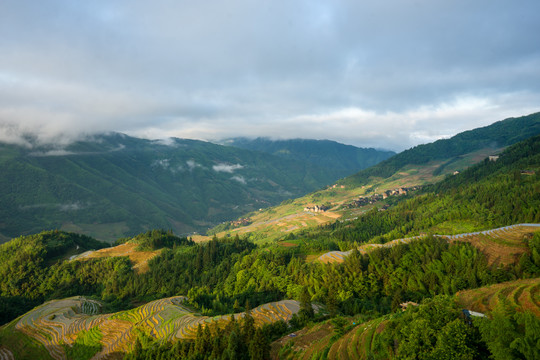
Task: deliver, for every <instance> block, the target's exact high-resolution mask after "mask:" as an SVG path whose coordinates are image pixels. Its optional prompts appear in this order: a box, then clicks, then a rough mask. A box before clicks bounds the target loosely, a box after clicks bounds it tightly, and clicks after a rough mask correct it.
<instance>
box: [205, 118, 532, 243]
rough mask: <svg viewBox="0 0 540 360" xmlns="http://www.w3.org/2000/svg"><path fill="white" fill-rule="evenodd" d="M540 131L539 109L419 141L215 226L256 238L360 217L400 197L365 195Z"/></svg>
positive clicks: (447, 169)
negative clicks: (353, 171)
mask: <svg viewBox="0 0 540 360" xmlns="http://www.w3.org/2000/svg"><path fill="white" fill-rule="evenodd" d="M539 133H540V114H538V113H537V114H532V115H528V116H524V117H520V118H510V119H506V120H503V121H499V122H497V123H494V124H493V125H490V126H487V127H484V128H479V129H475V130H471V131H467V132H464V133H461V134H458V135H456V136H454V137H452V138H450V139H445V140H439V141H436V142H434V143H431V144H427V145H420V146H417V147H414V148H412V149H409V150H407V151H404V152H402V153H400V154H397V155H395V156H393V157H391V158H389V159H388V160H385V161H383V162H381V163H379V164H377V165H375V166H372V167H370V168H368V169H365V170H362V171H360V172H359V173H358V174H355V175H353V176H350V177H347V178H345V179H343V180H340V181H338V182H337V183H335V184H332V185H331V186H329V187H326V188H324V189H322V190H319V191H316V192H314V193H311V194H308V195H306V196H303V197H300V198H297V199H294V200H288V201H285V202H283V203H282V204H280V205H278V206H275V207H272V208H268V209H264V210H261V211H255V212H251V213H248V214H246V215H244V216H243V218H244V219H247V220H248V223H249V224H248V225H247V226H245V225H244V224H240V225H236V226H231V224H230V223H226V224H223V225H222V226H218V227H216V228H214V229H213V232H215V233H217V234H218V235H219V236H224V235H226V234H231V235H234V234H246V235H247V234H249V236H250V237H251V238H252V239H253V240H257V241H272V240H275V239H278V238H280V237H283V236H286V235H287V234H289V233H291V232H295V231H297V230H302V229H307V228H311V227H314V226H318V225H322V224H327V223H331V222H334V221H335V220H336V219H341V220H347V219H355V218H356V217H358V216H360V215H362V214H363V213H365V212H366V211H367V210H369V209H370V208H372V207H373V206H377V207H379V208H381V207H383V206H385V205H387V204H391V203H393V201H392V200H393V199H394V198H388V199H384V200H382V199H375V201H369V202H368V203H367V204H364V205H358V202H357V201H358V200H359V199H361V198H364V199H370V198H372V197H374V195H377V194H378V195H381V196H382V194H383V193H384V192H387V191H389V190H396V189H400V188H401V189H410V188H417V187H419V186H423V185H428V184H433V183H436V182H438V181H440V180H443V179H444V178H445V177H446V176H447V175H449V174H457V173H458V172H462V171H463V170H464V169H466V168H468V167H470V166H471V165H474V164H477V163H479V162H481V161H483V160H484V159H486V158H488V157H489V156H491V155H497V154H500V153H501V152H502V150H503V149H504V148H505V147H506V146H508V145H511V144H514V143H516V142H518V141H520V140H523V139H527V138H529V137H531V136H533V135H536V134H539ZM409 192H410V191H409ZM314 206H325V207H326V208H327V210H326V211H325V212H311V211H304V209H305V208H310V207H314Z"/></svg>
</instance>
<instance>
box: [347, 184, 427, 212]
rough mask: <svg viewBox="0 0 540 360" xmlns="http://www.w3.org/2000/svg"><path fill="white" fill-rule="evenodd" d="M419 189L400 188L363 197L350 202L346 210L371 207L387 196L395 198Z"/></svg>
mask: <svg viewBox="0 0 540 360" xmlns="http://www.w3.org/2000/svg"><path fill="white" fill-rule="evenodd" d="M418 189H420V186H412V187H401V188H397V189H393V190H386V191H385V192H383V193H382V194H373V195H371V196H364V197H359V198H358V199H356V200H353V201H352V202H350V203H349V204H348V205H347V207H348V208H357V207H361V206H366V205H372V204H374V203H376V202H377V201H381V200H384V199H387V198H388V197H389V196H396V195H407V193H408V192H409V191H414V190H418Z"/></svg>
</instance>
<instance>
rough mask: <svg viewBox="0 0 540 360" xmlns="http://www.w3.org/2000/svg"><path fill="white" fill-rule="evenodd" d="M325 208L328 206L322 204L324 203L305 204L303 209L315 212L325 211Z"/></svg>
mask: <svg viewBox="0 0 540 360" xmlns="http://www.w3.org/2000/svg"><path fill="white" fill-rule="evenodd" d="M326 210H328V206H324V205H313V206H306V207H305V208H304V211H309V212H316V213H319V212H325V211H326Z"/></svg>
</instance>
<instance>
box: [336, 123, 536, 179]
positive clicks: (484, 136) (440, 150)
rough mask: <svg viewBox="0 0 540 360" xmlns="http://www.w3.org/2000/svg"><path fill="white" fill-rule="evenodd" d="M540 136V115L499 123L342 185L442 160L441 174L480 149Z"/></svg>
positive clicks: (405, 155) (408, 154) (410, 153)
mask: <svg viewBox="0 0 540 360" xmlns="http://www.w3.org/2000/svg"><path fill="white" fill-rule="evenodd" d="M538 134H540V113H535V114H530V115H527V116H522V117H518V118H509V119H505V120H501V121H498V122H496V123H494V124H491V125H489V126H485V127H482V128H478V129H474V130H469V131H465V132H462V133H459V134H457V135H455V136H453V137H451V138H450V139H442V140H437V141H435V142H433V143H430V144H425V145H418V146H415V147H413V148H411V149H409V150H406V151H403V152H401V153H399V154H397V155H395V156H393V157H391V158H390V159H387V160H385V161H383V162H381V163H379V164H377V165H375V166H372V167H371V168H369V169H366V170H362V171H360V172H359V173H357V174H355V175H353V176H350V177H348V178H346V179H344V180H342V182H341V183H343V184H348V185H350V186H354V185H365V184H367V183H368V182H369V179H370V178H371V177H375V178H383V179H384V178H389V177H390V176H392V175H393V174H395V173H396V172H398V171H399V170H400V169H402V168H403V167H404V166H405V165H425V164H428V163H430V162H432V161H441V160H443V163H442V164H440V165H439V166H438V167H436V169H435V170H434V174H435V175H437V174H440V173H441V172H443V171H444V169H445V168H446V167H448V166H450V165H452V164H453V163H455V162H458V161H459V160H460V157H461V156H463V155H465V154H467V153H472V152H474V151H478V150H480V149H492V150H493V151H496V150H497V149H501V148H504V147H506V146H508V145H512V144H515V143H517V142H519V141H522V140H525V139H527V138H529V137H531V136H534V135H538Z"/></svg>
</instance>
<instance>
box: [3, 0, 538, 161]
mask: <svg viewBox="0 0 540 360" xmlns="http://www.w3.org/2000/svg"><path fill="white" fill-rule="evenodd" d="M366 3H367V4H366ZM539 13H540V3H538V1H536V0H517V1H514V2H509V1H502V0H477V1H465V0H455V1H442V0H393V1H379V2H362V1H355V0H350V1H345V0H343V1H339V0H336V1H319V0H306V1H280V0H273V1H253V0H229V1H173V0H159V1H136V0H131V1H128V0H125V1H68V0H64V1H60V0H50V1H46V2H43V1H26V0H3V1H2V2H0V53H1V54H2V56H0V140H3V141H11V142H19V143H24V141H25V140H24V138H23V137H21V135H22V134H33V135H35V136H37V137H38V139H40V140H41V141H43V142H49V141H56V142H67V141H69V140H70V139H73V138H74V137H77V136H80V135H81V134H91V133H95V132H103V131H121V132H126V133H129V134H132V135H136V136H144V137H150V138H160V137H167V136H176V137H187V138H199V139H219V138H225V137H231V136H261V135H263V136H272V137H278V138H286V137H306V138H307V137H309V138H330V139H334V140H338V141H342V142H346V143H351V144H355V145H360V146H375V147H385V148H390V149H393V150H401V149H404V148H407V147H409V146H412V145H415V144H418V143H422V142H427V141H432V140H435V139H437V138H440V137H444V136H450V135H453V134H455V133H457V132H460V131H463V130H466V129H470V128H474V127H478V126H483V125H487V124H489V123H492V122H494V121H496V120H500V119H503V118H505V117H509V116H518V115H522V114H528V113H531V112H535V111H539V110H540V37H539V36H538V35H537V34H540V22H539V21H538V16H537V15H538V14H539Z"/></svg>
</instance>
